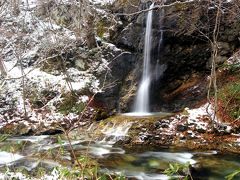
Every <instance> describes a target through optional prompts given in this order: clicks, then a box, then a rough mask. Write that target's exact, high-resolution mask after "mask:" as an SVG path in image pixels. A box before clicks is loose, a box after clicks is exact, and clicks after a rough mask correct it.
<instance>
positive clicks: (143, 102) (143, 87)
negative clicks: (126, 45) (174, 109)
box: [134, 3, 154, 114]
mask: <svg viewBox="0 0 240 180" xmlns="http://www.w3.org/2000/svg"><path fill="white" fill-rule="evenodd" d="M153 7H154V3H153V4H152V5H151V6H150V9H151V8H153ZM151 40H152V10H150V11H148V14H147V22H146V32H145V43H144V60H143V74H142V79H141V82H140V85H139V88H138V91H137V96H136V99H135V104H134V112H136V113H141V114H145V113H148V112H149V110H150V108H149V86H150V82H151V74H150V60H151Z"/></svg>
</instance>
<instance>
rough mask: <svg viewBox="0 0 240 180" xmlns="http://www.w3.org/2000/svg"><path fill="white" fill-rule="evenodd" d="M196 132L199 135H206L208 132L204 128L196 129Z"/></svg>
mask: <svg viewBox="0 0 240 180" xmlns="http://www.w3.org/2000/svg"><path fill="white" fill-rule="evenodd" d="M196 131H197V132H199V133H205V132H206V131H207V130H206V129H204V128H196Z"/></svg>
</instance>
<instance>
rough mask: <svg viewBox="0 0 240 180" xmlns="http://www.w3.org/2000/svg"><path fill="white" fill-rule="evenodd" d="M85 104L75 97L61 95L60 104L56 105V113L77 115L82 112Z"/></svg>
mask: <svg viewBox="0 0 240 180" xmlns="http://www.w3.org/2000/svg"><path fill="white" fill-rule="evenodd" d="M84 107H85V103H83V102H80V101H79V99H78V96H77V95H74V94H71V93H68V94H65V95H63V100H62V102H61V104H59V105H58V107H57V109H58V112H60V113H62V114H65V115H67V114H69V113H76V114H79V113H81V112H82V111H83V109H84Z"/></svg>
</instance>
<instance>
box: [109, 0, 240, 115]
mask: <svg viewBox="0 0 240 180" xmlns="http://www.w3.org/2000/svg"><path fill="white" fill-rule="evenodd" d="M171 3H173V4H171ZM237 3H238V2H236V1H231V2H223V3H222V6H221V21H220V22H219V23H220V29H219V33H218V34H219V35H218V48H219V49H218V50H219V54H218V57H217V62H216V63H217V64H218V65H221V64H223V63H224V62H225V61H226V60H227V59H228V58H229V57H230V56H231V55H232V54H233V52H234V51H235V50H236V49H237V48H238V47H239V45H240V43H239V36H240V35H239V31H240V25H239V24H240V18H239V17H237V16H236V14H237V12H239V8H238V7H237ZM155 5H156V6H160V4H159V3H155ZM166 5H169V6H166V7H163V8H156V10H155V11H154V15H153V32H152V36H153V38H152V49H151V52H152V59H151V63H152V72H153V75H152V86H151V104H152V107H151V108H152V110H156V111H159V110H165V111H178V110H180V109H182V108H183V107H186V106H194V105H196V103H197V102H199V100H202V99H204V97H206V87H207V77H206V75H204V74H208V73H209V72H210V62H211V52H212V49H211V46H210V41H211V40H212V36H213V29H214V24H215V19H216V12H217V9H216V5H215V4H211V3H208V2H207V1H206V2H205V1H192V2H187V3H174V2H170V1H168V2H167V3H166ZM138 7H139V8H138V10H140V11H141V10H144V9H146V8H147V7H149V2H147V3H139V6H138ZM124 13H125V15H119V19H121V20H122V22H123V23H122V26H118V28H117V31H116V32H115V33H112V36H111V37H110V38H111V40H112V42H113V43H114V44H116V45H117V46H118V47H120V48H123V49H127V50H129V51H130V52H131V53H132V54H133V55H134V56H135V59H136V60H135V61H134V63H135V64H134V66H131V67H129V68H128V69H127V70H129V71H128V72H127V76H126V78H125V80H124V81H123V83H122V86H121V87H120V90H121V91H120V94H119V98H120V109H122V110H123V111H129V110H130V109H131V105H132V102H133V99H134V95H135V92H136V89H137V85H138V82H139V79H140V77H141V67H142V62H143V57H142V54H143V47H144V33H145V23H146V13H147V12H144V11H143V12H139V13H138V14H135V15H132V16H127V15H126V13H128V12H126V11H125V12H124ZM130 13H132V9H131V11H130ZM161 33H163V41H162V42H161V45H160V37H161ZM125 65H126V64H125ZM133 67H134V68H133ZM125 73H126V72H125Z"/></svg>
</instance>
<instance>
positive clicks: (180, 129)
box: [177, 124, 188, 132]
mask: <svg viewBox="0 0 240 180" xmlns="http://www.w3.org/2000/svg"><path fill="white" fill-rule="evenodd" d="M187 129H188V126H187V125H184V124H179V125H177V131H180V132H183V131H186V130H187Z"/></svg>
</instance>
